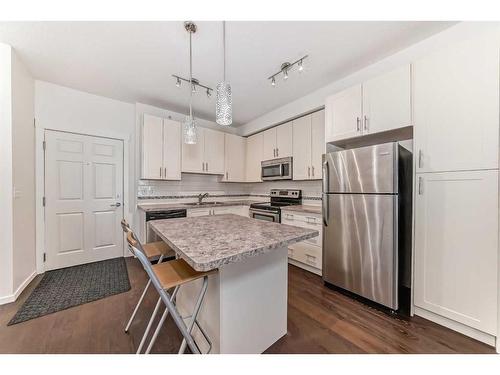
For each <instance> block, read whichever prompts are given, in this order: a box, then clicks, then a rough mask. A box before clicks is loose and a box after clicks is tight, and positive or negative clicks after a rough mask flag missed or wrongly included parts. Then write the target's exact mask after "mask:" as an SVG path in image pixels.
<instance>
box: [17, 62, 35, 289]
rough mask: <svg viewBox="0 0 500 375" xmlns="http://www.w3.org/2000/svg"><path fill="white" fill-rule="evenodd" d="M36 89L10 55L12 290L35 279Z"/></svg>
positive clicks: (19, 63) (28, 76)
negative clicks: (12, 189)
mask: <svg viewBox="0 0 500 375" xmlns="http://www.w3.org/2000/svg"><path fill="white" fill-rule="evenodd" d="M34 94H35V86H34V80H33V77H32V76H31V74H30V73H29V72H28V71H27V70H26V68H25V67H24V65H23V63H22V62H21V61H20V60H19V58H18V57H17V54H16V53H13V54H12V146H13V147H12V158H13V160H12V167H13V188H14V199H13V224H14V225H13V290H14V292H16V291H17V290H18V288H19V287H22V286H24V285H25V284H26V283H27V282H29V281H30V280H31V278H32V277H34V274H35V270H36V263H35V259H36V257H35V127H34V126H33V118H34V107H35V104H34Z"/></svg>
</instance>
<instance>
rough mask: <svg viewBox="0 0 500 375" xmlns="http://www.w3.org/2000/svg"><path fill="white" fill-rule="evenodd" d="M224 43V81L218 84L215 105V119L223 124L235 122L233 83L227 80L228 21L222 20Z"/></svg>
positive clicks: (227, 124)
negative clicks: (232, 95)
mask: <svg viewBox="0 0 500 375" xmlns="http://www.w3.org/2000/svg"><path fill="white" fill-rule="evenodd" d="M222 43H223V50H224V76H223V81H222V82H219V84H218V85H217V101H216V107H215V121H216V122H217V124H219V125H222V126H229V125H231V124H232V123H233V103H232V99H231V85H230V84H229V82H227V81H226V21H222Z"/></svg>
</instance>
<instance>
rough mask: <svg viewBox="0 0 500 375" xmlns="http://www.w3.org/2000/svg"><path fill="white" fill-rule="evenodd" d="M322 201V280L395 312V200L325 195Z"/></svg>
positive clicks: (377, 197) (396, 278)
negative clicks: (325, 210)
mask: <svg viewBox="0 0 500 375" xmlns="http://www.w3.org/2000/svg"><path fill="white" fill-rule="evenodd" d="M323 199H326V200H327V201H326V202H324V203H325V206H327V207H328V217H325V223H324V227H323V279H324V280H325V281H327V282H329V283H331V284H333V285H336V286H339V287H341V288H343V289H346V290H348V291H351V292H353V293H356V294H359V295H361V296H363V297H365V298H368V299H370V300H372V301H375V302H377V303H380V304H382V305H385V306H387V307H389V308H391V309H394V310H396V309H398V293H397V290H398V277H397V276H398V272H397V264H398V261H397V230H396V228H397V207H398V204H397V203H398V202H397V199H398V196H397V195H374V194H325V195H323ZM325 208H326V207H325Z"/></svg>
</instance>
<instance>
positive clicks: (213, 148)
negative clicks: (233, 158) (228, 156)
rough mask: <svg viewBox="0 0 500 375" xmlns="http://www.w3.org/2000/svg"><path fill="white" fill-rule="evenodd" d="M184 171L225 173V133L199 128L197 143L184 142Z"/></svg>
mask: <svg viewBox="0 0 500 375" xmlns="http://www.w3.org/2000/svg"><path fill="white" fill-rule="evenodd" d="M182 171H183V172H187V173H205V174H224V133H222V132H218V131H216V130H211V129H206V128H198V140H197V142H196V144H194V145H188V144H186V143H184V142H183V143H182Z"/></svg>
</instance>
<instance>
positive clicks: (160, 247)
mask: <svg viewBox="0 0 500 375" xmlns="http://www.w3.org/2000/svg"><path fill="white" fill-rule="evenodd" d="M121 225H122V229H123V231H124V232H125V234H127V233H128V231H129V230H131V229H130V226H129V225H128V223H127V221H126V220H125V219H123V220H122V221H121ZM142 248H143V249H144V253H145V255H146V257H147V258H148V260H149V261H150V263H153V262H155V261H156V260H157V263H161V262H162V261H163V260H164V259H165V258H168V257H172V258H173V257H174V254H175V253H174V251H173V250H172V249H171V248H170V246H168V245H167V244H166V243H165V242H163V241H157V242H149V243H146V244H144V245H142ZM130 250H132V249H130ZM132 252H133V251H132ZM150 285H151V279H149V280H148V282H147V284H146V287H145V288H144V291H143V292H142V294H141V297H140V298H139V301H138V302H137V305H136V306H135V308H134V311H133V312H132V316H131V317H130V319H129V321H128V323H127V325H126V326H125V332H127V333H128V331H129V329H130V326H131V325H132V322H133V320H134V318H135V316H136V314H137V311H138V310H139V306H140V305H141V303H142V301H143V300H144V296H145V295H146V293H147V291H148V289H149V286H150ZM157 305H158V308H159V307H160V306H159V305H160V304H159V303H157ZM155 315H156V314H155ZM147 331H148V332H149V329H148V330H147ZM143 344H144V343H142V345H143ZM142 345H141V348H142Z"/></svg>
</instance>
